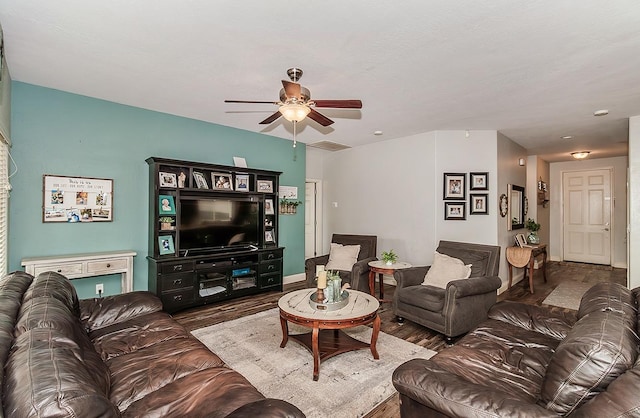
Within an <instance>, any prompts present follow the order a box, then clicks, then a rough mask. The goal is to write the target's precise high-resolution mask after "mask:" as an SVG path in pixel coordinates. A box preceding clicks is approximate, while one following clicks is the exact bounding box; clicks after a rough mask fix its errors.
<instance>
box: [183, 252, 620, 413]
mask: <svg viewBox="0 0 640 418" xmlns="http://www.w3.org/2000/svg"><path fill="white" fill-rule="evenodd" d="M567 281H573V282H581V283H591V284H596V283H599V282H615V283H620V284H623V285H626V282H627V270H626V269H619V268H611V267H608V266H598V265H591V264H580V263H567V262H549V263H548V270H547V282H546V283H545V282H544V280H543V277H542V271H539V270H536V272H535V274H534V290H535V293H533V294H531V293H530V292H529V284H528V283H524V282H523V281H521V282H519V283H516V284H514V285H513V286H512V287H511V289H509V290H507V291H505V292H503V293H502V294H500V295H499V296H498V300H499V301H501V300H510V301H518V302H522V303H527V304H531V305H542V302H543V301H544V299H545V298H546V297H547V296H548V295H549V294H550V293H551V292H552V291H553V289H555V288H556V287H557V286H558V285H559V284H560V283H562V282H567ZM304 287H305V284H304V282H297V283H293V284H289V285H285V287H284V291H285V293H286V292H290V291H293V290H298V289H302V288H304ZM394 291H395V287H394V286H390V285H385V289H384V293H385V298H388V299H389V300H391V299H392V298H393V294H394ZM377 293H378V289H376V294H377ZM282 295H283V293H280V292H268V293H263V294H260V295H254V296H246V297H242V298H238V299H233V300H229V301H224V302H220V303H216V304H214V305H207V306H202V307H198V308H192V309H188V310H184V311H181V312H177V313H175V314H174V315H173V317H174V318H175V319H176V320H177V321H178V322H180V323H181V324H182V325H183V326H184V327H186V328H187V329H188V330H190V331H191V330H194V329H198V328H204V327H207V326H210V325H214V324H218V323H220V322H225V321H231V320H233V319H237V318H241V317H243V316H247V315H252V314H254V313H258V312H262V311H266V310H269V309H272V308H276V307H277V306H278V299H280V297H281V296H282ZM553 309H559V310H562V309H563V308H553ZM379 315H380V319H381V328H380V330H381V331H383V332H385V333H387V334H390V335H393V336H395V337H398V338H402V339H403V340H406V341H409V342H411V343H413V344H417V345H420V346H422V347H426V348H430V349H432V350H435V351H440V350H443V349H445V348H446V347H445V344H444V338H443V337H442V335H441V334H439V333H437V332H435V331H432V330H430V329H428V328H425V327H423V326H421V325H417V324H414V323H413V322H411V321H405V322H404V324H402V325H400V324H398V322H397V321H396V319H395V316H394V315H393V311H392V307H391V303H383V304H382V306H381V309H380V311H379ZM389 378H391V376H389ZM399 411H400V410H399V398H398V395H397V394H395V395H393V396H392V397H391V398H390V399H389V400H387V401H386V402H384V403H382V404H381V405H379V406H378V407H377V408H376V409H374V410H373V411H371V412H370V413H369V414H367V415H366V417H367V418H393V417H399V416H400V412H399Z"/></svg>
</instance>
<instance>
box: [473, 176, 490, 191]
mask: <svg viewBox="0 0 640 418" xmlns="http://www.w3.org/2000/svg"><path fill="white" fill-rule="evenodd" d="M469 190H489V173H487V172H482V173H477V172H476V173H469Z"/></svg>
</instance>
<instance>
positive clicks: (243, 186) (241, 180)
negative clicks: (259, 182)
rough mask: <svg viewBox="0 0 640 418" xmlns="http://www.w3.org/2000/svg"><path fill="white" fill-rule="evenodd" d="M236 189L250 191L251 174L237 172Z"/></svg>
mask: <svg viewBox="0 0 640 418" xmlns="http://www.w3.org/2000/svg"><path fill="white" fill-rule="evenodd" d="M236 190H237V191H239V192H248V191H249V175H248V174H236Z"/></svg>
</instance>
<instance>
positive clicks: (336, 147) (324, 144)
mask: <svg viewBox="0 0 640 418" xmlns="http://www.w3.org/2000/svg"><path fill="white" fill-rule="evenodd" d="M307 146H308V147H312V148H318V149H323V150H325V151H341V150H343V149H348V148H351V147H349V146H347V145H342V144H338V143H336V142H331V141H320V142H315V143H313V144H307Z"/></svg>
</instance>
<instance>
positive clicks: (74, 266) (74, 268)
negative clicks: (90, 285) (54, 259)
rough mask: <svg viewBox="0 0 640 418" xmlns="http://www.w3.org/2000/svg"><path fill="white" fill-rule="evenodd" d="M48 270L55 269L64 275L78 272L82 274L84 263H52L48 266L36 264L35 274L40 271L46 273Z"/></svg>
mask: <svg viewBox="0 0 640 418" xmlns="http://www.w3.org/2000/svg"><path fill="white" fill-rule="evenodd" d="M47 271H55V272H56V273H60V274H62V275H63V276H67V277H69V276H73V275H76V274H82V263H71V264H51V265H48V266H36V268H35V269H34V276H37V275H38V274H40V273H46V272H47Z"/></svg>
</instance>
